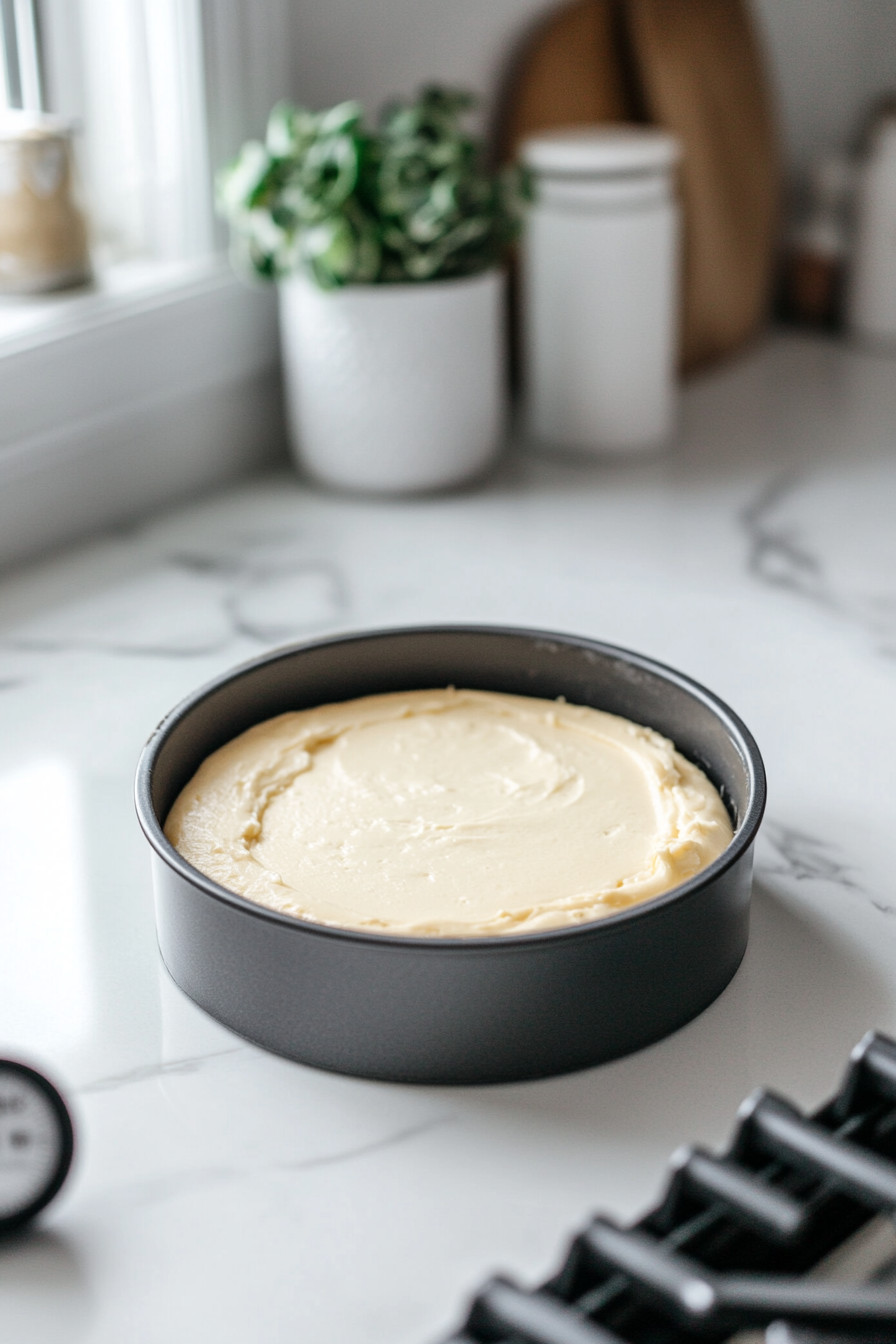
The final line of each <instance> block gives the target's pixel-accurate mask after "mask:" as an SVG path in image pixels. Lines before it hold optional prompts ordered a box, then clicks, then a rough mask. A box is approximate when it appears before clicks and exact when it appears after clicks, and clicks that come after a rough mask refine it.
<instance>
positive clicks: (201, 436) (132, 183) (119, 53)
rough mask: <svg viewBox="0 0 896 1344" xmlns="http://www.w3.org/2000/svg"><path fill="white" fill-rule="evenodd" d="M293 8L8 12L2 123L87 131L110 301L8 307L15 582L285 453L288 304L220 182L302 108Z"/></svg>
mask: <svg viewBox="0 0 896 1344" xmlns="http://www.w3.org/2000/svg"><path fill="white" fill-rule="evenodd" d="M295 21H296V20H295V14H294V6H293V4H292V0H0V42H2V46H0V58H2V59H0V70H2V76H0V78H2V84H0V108H2V106H4V105H6V106H25V107H26V108H28V109H30V110H38V109H40V110H45V111H49V112H53V113H57V114H59V115H61V116H63V117H64V118H66V119H69V120H70V121H71V122H72V123H73V124H74V126H75V127H76V133H75V146H76V153H77V158H78V169H79V176H80V179H81V184H82V195H83V198H84V201H85V204H86V208H87V214H88V217H89V220H90V223H91V226H92V236H93V240H94V255H95V259H96V272H97V284H96V285H95V286H94V287H93V289H88V290H83V289H82V290H72V291H69V292H66V293H58V294H47V295H36V296H33V297H32V298H26V299H19V298H4V297H0V406H2V407H3V415H2V416H0V565H2V564H3V563H5V562H7V561H9V560H11V559H18V558H21V557H23V556H25V555H27V554H29V553H34V552H36V551H38V550H40V549H43V548H45V547H47V546H50V545H58V544H60V543H61V542H64V541H68V540H71V539H74V538H76V537H77V536H78V535H82V534H83V533H84V532H86V531H87V530H89V529H91V528H95V527H97V526H105V525H109V524H112V523H114V522H116V521H118V520H122V519H125V518H127V517H132V516H134V515H136V514H139V513H141V512H143V511H145V510H146V509H148V508H151V507H153V506H155V505H157V504H160V503H163V502H165V501H166V500H170V499H178V498H182V497H183V496H184V495H185V494H186V493H188V492H196V491H198V490H202V489H207V488H209V487H213V486H215V485H216V484H219V483H220V482H222V481H224V480H226V479H228V478H232V477H233V476H234V475H236V474H238V473H240V472H245V471H246V470H249V469H252V468H253V467H255V466H257V465H259V464H260V463H262V462H264V461H270V460H271V459H272V457H276V454H277V453H279V452H282V451H283V448H282V445H283V426H282V416H281V412H280V402H279V395H278V388H277V364H278V350H277V331H276V310H275V303H274V296H273V294H272V293H271V292H269V291H267V290H265V291H261V290H258V289H256V290H249V289H247V288H245V287H244V286H243V285H241V284H240V283H239V282H238V281H237V280H235V279H234V277H233V276H232V274H231V273H230V270H229V268H228V265H227V262H226V258H225V257H224V255H223V244H224V234H223V230H221V229H220V226H219V225H217V224H216V221H215V219H214V215H213V209H212V183H211V179H212V169H213V167H214V166H216V165H217V164H218V163H220V162H222V161H223V160H224V159H226V158H227V157H229V156H231V155H232V154H233V153H235V151H236V150H237V148H238V147H239V145H240V144H241V143H242V141H243V140H244V139H246V138H247V137H248V136H249V135H258V134H260V133H261V132H262V131H263V129H264V124H265V119H266V116H267V112H268V110H269V109H270V107H271V106H272V104H273V103H274V102H276V100H277V99H278V98H281V97H283V96H289V95H290V94H291V93H293V92H294V90H293V88H292V70H293V64H292V54H291V53H292V46H293V44H292V40H291V38H292V30H293V25H294V23H295Z"/></svg>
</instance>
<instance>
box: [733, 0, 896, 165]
mask: <svg viewBox="0 0 896 1344" xmlns="http://www.w3.org/2000/svg"><path fill="white" fill-rule="evenodd" d="M754 5H755V8H756V9H757V11H758V13H759V16H760V22H761V24H762V27H763V28H764V30H765V34H766V38H767V42H768V46H769V49H770V53H771V58H772V70H773V73H774V75H775V83H776V85H777V89H778V99H779V106H780V112H781V117H782V121H783V124H784V130H785V139H786V147H787V152H788V158H789V160H790V164H791V167H792V168H793V169H795V170H796V171H797V172H798V173H801V172H802V171H803V170H804V169H805V167H806V164H807V163H808V161H809V160H810V158H811V157H812V156H813V155H814V154H817V153H818V152H819V151H820V150H821V151H823V150H826V149H847V148H849V145H850V141H851V140H852V137H853V136H854V134H855V131H856V128H857V126H858V125H859V123H860V122H861V119H862V117H863V115H864V113H865V112H866V111H867V108H868V105H869V103H870V102H871V100H872V99H873V98H875V97H876V96H877V95H878V94H880V93H882V92H886V91H888V90H889V91H896V0H754Z"/></svg>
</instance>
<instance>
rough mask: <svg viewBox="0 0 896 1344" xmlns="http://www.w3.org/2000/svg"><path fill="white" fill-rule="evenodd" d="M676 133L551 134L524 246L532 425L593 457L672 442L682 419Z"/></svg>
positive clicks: (533, 158)
mask: <svg viewBox="0 0 896 1344" xmlns="http://www.w3.org/2000/svg"><path fill="white" fill-rule="evenodd" d="M678 155H679V150H678V142H677V141H676V139H675V138H674V136H671V135H668V134H666V133H665V132H663V131H657V130H653V129H649V128H646V127H639V126H606V127H582V128H578V129H576V128H572V129H570V130H563V131H552V132H545V133H544V134H541V135H537V136H533V137H532V138H531V139H529V140H526V141H525V142H524V144H523V160H524V162H525V163H526V165H527V166H528V167H529V169H530V170H531V171H532V173H533V176H534V180H535V205H534V208H533V209H532V211H531V214H530V218H529V224H528V229H527V232H526V236H525V239H524V244H523V253H522V291H523V293H522V300H523V357H524V377H525V424H526V427H527V431H528V433H529V434H530V435H531V437H533V438H534V439H536V440H538V441H539V442H540V443H542V444H544V445H546V446H550V447H559V448H576V449H582V450H585V451H588V452H594V453H632V452H639V451H643V450H651V449H655V448H658V447H661V446H662V445H663V444H664V443H666V442H667V441H668V439H669V438H670V436H671V434H672V430H673V428H674V423H675V403H676V363H677V337H678V292H679V275H678V272H679V262H678V252H679V224H678V207H677V204H676V201H675V197H674V193H673V184H672V174H673V169H674V167H675V164H676V162H677V160H678Z"/></svg>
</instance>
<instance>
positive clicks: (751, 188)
mask: <svg viewBox="0 0 896 1344" xmlns="http://www.w3.org/2000/svg"><path fill="white" fill-rule="evenodd" d="M625 120H629V121H631V120H638V121H648V122H650V123H652V124H655V125H658V126H662V127H664V128H666V129H668V130H670V131H673V132H674V133H675V134H676V135H678V136H679V138H680V139H681V141H682V145H683V150H684V155H683V162H682V167H681V176H680V195H681V201H682V207H683V214H684V275H683V295H682V321H681V364H682V368H683V369H684V370H685V371H691V370H693V369H697V368H701V367H705V366H706V365H708V364H710V363H712V362H713V361H715V360H717V359H720V358H722V357H724V356H726V355H728V354H731V353H733V352H734V351H735V350H737V349H739V348H740V347H741V346H743V345H744V344H745V343H746V342H748V341H749V340H751V339H752V337H753V336H754V335H755V334H756V333H757V332H758V331H759V330H760V329H761V328H762V326H763V325H764V323H765V321H766V319H767V317H768V313H769V310H770V306H771V297H772V286H773V281H774V274H775V267H776V260H777V248H778V234H779V219H780V202H781V189H780V182H781V170H780V151H779V145H778V134H777V128H776V120H775V113H774V106H773V101H772V97H771V94H770V91H769V87H768V82H767V79H766V75H765V70H764V64H763V53H762V51H761V47H760V44H759V41H758V38H757V35H756V32H755V30H754V26H753V23H752V19H751V16H750V13H749V10H748V7H747V3H746V0H573V3H572V4H569V5H565V6H564V7H562V8H561V9H559V10H557V11H555V12H554V13H553V14H552V15H550V16H549V18H548V19H547V20H546V21H545V22H544V23H543V24H542V25H541V27H540V28H538V29H537V30H536V31H535V32H534V33H532V35H531V36H530V38H529V41H528V42H527V43H526V45H525V47H524V49H523V51H522V53H521V54H520V56H519V58H518V60H517V63H516V66H515V69H514V71H513V74H512V76H511V79H510V81H509V83H508V88H507V102H506V111H505V115H504V127H505V131H504V135H503V137H502V139H503V146H504V149H505V153H506V154H507V155H508V156H509V155H510V154H512V153H513V151H514V150H515V148H516V146H517V145H518V144H519V141H520V140H521V139H522V138H523V137H524V136H525V135H527V134H530V133H532V132H533V131H536V130H541V129H546V128H548V127H556V126H561V125H576V124H583V123H589V124H593V123H600V122H611V121H625Z"/></svg>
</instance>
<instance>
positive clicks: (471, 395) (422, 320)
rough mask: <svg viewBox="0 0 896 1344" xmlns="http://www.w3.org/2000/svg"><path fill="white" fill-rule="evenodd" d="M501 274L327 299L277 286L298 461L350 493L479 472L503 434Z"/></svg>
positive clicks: (397, 489)
mask: <svg viewBox="0 0 896 1344" xmlns="http://www.w3.org/2000/svg"><path fill="white" fill-rule="evenodd" d="M503 288H504V277H503V274H502V273H501V272H499V271H488V272H486V273H485V274H484V275H477V276H473V277H472V278H470V279H463V280H437V281H431V282H428V283H425V284H400V285H351V286H347V287H346V288H344V289H337V290H328V291H323V290H320V289H318V288H317V287H316V286H315V285H314V284H313V283H312V282H311V281H309V280H308V279H307V278H306V277H305V276H296V277H294V278H292V279H289V280H286V281H284V282H283V283H282V284H281V285H280V326H281V335H282V340H283V367H284V374H285V381H286V397H287V413H288V422H289V429H290V437H291V442H292V448H293V453H294V454H295V457H296V460H297V462H298V463H299V464H300V466H301V467H303V468H304V469H305V470H306V471H307V472H308V473H310V475H312V476H314V477H316V478H317V479H318V480H320V481H324V482H326V483H327V484H329V485H335V486H339V487H342V488H344V489H350V490H361V491H373V492H382V493H388V494H400V493H411V492H417V491H423V490H436V489H439V488H441V487H445V486H449V485H456V484H459V483H460V482H462V481H465V480H468V479H469V478H471V477H473V476H476V475H478V474H479V473H480V472H482V471H483V470H484V469H485V468H486V467H487V466H488V465H489V463H490V462H492V461H493V459H494V458H495V456H496V454H497V452H498V450H499V447H500V441H501V433H502V429H503V425H504V413H505V390H504V314H503Z"/></svg>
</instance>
